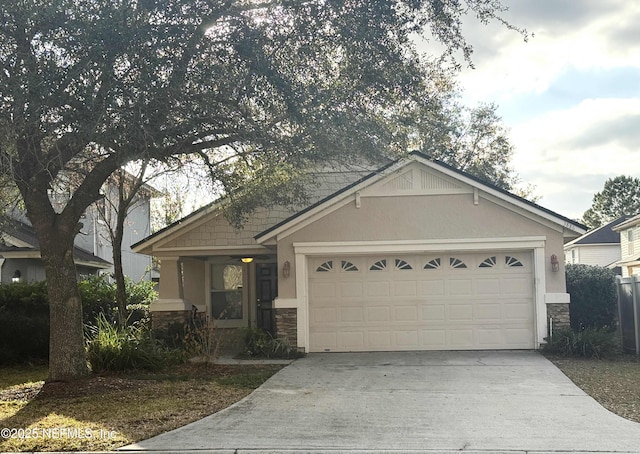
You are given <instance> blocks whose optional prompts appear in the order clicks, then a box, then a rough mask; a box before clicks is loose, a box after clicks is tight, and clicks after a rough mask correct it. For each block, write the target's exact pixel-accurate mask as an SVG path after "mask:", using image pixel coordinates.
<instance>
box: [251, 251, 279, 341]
mask: <svg viewBox="0 0 640 454" xmlns="http://www.w3.org/2000/svg"><path fill="white" fill-rule="evenodd" d="M256 279H257V283H256V284H257V285H256V288H257V289H258V291H257V308H258V316H257V324H258V328H262V329H263V330H265V331H266V332H268V333H269V334H271V335H272V336H274V337H275V335H276V323H275V312H274V310H273V300H274V299H275V298H276V296H278V264H277V263H258V264H257V265H256Z"/></svg>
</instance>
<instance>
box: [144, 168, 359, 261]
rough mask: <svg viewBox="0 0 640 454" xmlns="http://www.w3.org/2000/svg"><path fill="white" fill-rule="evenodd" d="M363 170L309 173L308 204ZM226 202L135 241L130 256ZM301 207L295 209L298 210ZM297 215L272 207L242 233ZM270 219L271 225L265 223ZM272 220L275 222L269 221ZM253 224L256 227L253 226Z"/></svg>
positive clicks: (217, 202) (216, 210) (356, 177)
mask: <svg viewBox="0 0 640 454" xmlns="http://www.w3.org/2000/svg"><path fill="white" fill-rule="evenodd" d="M365 169H366V167H357V168H351V169H348V170H347V171H337V170H336V169H333V168H326V169H322V170H318V171H316V172H312V173H311V174H310V176H311V182H312V183H316V185H315V186H314V187H312V188H311V189H310V190H309V192H310V194H308V196H309V200H310V203H311V204H315V202H316V201H317V200H323V199H325V198H326V197H328V196H330V195H331V194H334V193H335V191H336V190H340V189H341V188H343V187H345V185H346V186H349V185H350V184H351V183H352V182H353V181H359V180H360V179H361V177H362V175H363V174H369V173H370V172H371V170H370V169H369V170H365ZM226 201H227V199H226V198H222V199H218V200H214V201H213V202H211V203H209V204H207V205H205V206H203V207H201V208H199V209H197V210H195V211H193V212H192V213H190V214H188V215H186V216H185V217H183V218H181V219H178V220H177V221H175V222H173V223H172V224H169V225H168V226H166V227H164V228H162V229H160V230H158V231H157V232H154V233H153V234H151V235H149V236H148V237H146V238H144V239H142V240H140V241H138V242H137V243H135V244H133V245H131V249H132V250H133V251H134V252H142V251H143V249H145V248H147V247H149V246H151V245H153V244H156V243H159V242H161V241H162V240H163V239H165V238H169V237H171V236H172V235H173V234H174V233H175V232H176V231H178V230H181V229H184V228H187V227H188V226H191V225H195V224H196V223H197V222H198V221H200V220H203V218H206V217H207V216H210V215H213V214H215V215H218V214H222V208H223V207H224V204H225V203H226ZM301 208H302V207H298V209H301ZM295 212H297V210H296V209H292V208H287V207H282V206H275V207H271V208H269V216H265V217H263V218H261V217H259V216H252V217H251V220H250V222H251V225H247V226H245V229H252V234H259V233H260V232H262V231H263V230H265V229H268V228H271V227H272V226H273V225H274V224H276V223H279V222H280V221H282V220H283V219H287V218H288V217H290V216H291V214H292V213H295ZM269 219H271V221H269ZM273 219H275V221H274V220H273ZM256 223H257V224H256Z"/></svg>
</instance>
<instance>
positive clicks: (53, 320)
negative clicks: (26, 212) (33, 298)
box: [40, 233, 89, 381]
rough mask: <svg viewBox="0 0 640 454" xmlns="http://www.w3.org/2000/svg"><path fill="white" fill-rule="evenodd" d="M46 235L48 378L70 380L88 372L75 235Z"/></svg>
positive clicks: (43, 251) (44, 248) (51, 379)
mask: <svg viewBox="0 0 640 454" xmlns="http://www.w3.org/2000/svg"><path fill="white" fill-rule="evenodd" d="M47 236H48V240H49V241H45V242H44V244H43V243H41V245H40V248H41V253H42V259H43V261H44V264H45V272H46V276H47V293H48V295H49V314H50V325H49V331H50V338H49V379H48V381H67V380H72V379H76V378H80V377H83V376H86V375H88V373H89V369H88V367H87V359H86V352H85V343H84V330H83V326H82V300H81V299H80V293H79V291H78V279H77V276H76V266H75V263H74V261H73V237H72V238H71V241H68V240H67V241H64V240H63V239H62V238H60V236H61V234H57V235H56V234H51V233H50V234H49V235H47ZM40 238H42V236H40ZM56 240H59V241H56ZM41 241H42V240H41Z"/></svg>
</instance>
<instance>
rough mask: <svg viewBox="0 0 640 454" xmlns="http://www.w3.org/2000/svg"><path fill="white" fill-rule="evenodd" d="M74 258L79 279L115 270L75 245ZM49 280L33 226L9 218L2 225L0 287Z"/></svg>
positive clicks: (0, 232) (0, 229) (0, 227)
mask: <svg viewBox="0 0 640 454" xmlns="http://www.w3.org/2000/svg"><path fill="white" fill-rule="evenodd" d="M73 258H74V261H75V263H76V271H77V273H78V277H82V276H92V275H96V274H98V273H99V272H100V271H103V270H106V269H109V268H111V262H108V261H106V260H104V259H102V258H100V257H98V256H96V255H93V254H92V253H91V252H89V251H87V250H85V249H83V248H81V247H78V246H75V247H74V248H73ZM44 280H45V272H44V264H43V263H42V257H41V255H40V243H39V242H38V238H37V236H36V233H35V231H34V230H33V227H31V226H30V225H29V224H27V223H26V222H22V221H20V220H18V219H9V220H7V221H5V222H3V224H2V226H0V284H9V283H12V282H37V281H44Z"/></svg>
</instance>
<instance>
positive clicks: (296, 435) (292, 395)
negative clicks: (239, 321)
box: [124, 351, 640, 453]
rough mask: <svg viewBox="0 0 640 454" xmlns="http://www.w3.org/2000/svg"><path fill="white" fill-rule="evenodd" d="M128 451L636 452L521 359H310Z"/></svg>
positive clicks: (619, 424)
mask: <svg viewBox="0 0 640 454" xmlns="http://www.w3.org/2000/svg"><path fill="white" fill-rule="evenodd" d="M124 449H128V450H158V451H166V450H171V451H176V450H221V451H224V450H229V452H242V451H243V450H248V451H251V452H254V453H255V452H257V451H263V452H264V451H277V452H283V451H304V452H313V451H347V450H356V451H367V452H371V451H376V450H377V451H387V452H388V451H404V452H406V451H427V452H428V451H436V452H443V451H444V452H446V451H461V450H462V451H482V452H487V451H494V452H495V451H499V452H514V451H515V452H551V451H552V452H640V424H637V423H633V422H630V421H627V420H625V419H623V418H620V417H618V416H616V415H614V414H613V413H610V412H609V411H607V410H605V409H604V408H603V407H601V406H600V405H599V404H598V403H597V402H596V401H594V400H593V399H591V398H590V397H588V396H587V395H586V394H585V393H584V392H582V391H581V390H580V389H579V388H578V387H576V386H575V385H574V384H573V383H572V382H571V381H570V380H569V379H568V378H567V377H565V376H564V375H563V374H562V372H560V370H558V369H557V368H556V367H555V366H554V365H553V364H551V363H550V362H549V361H547V360H546V359H545V358H544V357H542V356H541V355H540V354H538V353H535V352H530V351H501V352H498V351H491V352H394V353H329V354H311V355H309V356H308V357H306V358H303V359H300V360H298V361H296V362H295V363H293V364H292V365H290V366H288V367H286V368H285V369H283V370H282V371H280V372H279V373H278V374H276V375H275V376H273V377H272V378H271V379H269V380H268V381H267V382H266V383H265V384H264V385H263V386H261V387H260V388H259V389H257V390H256V391H255V392H254V393H252V394H251V395H250V396H248V397H247V398H245V399H244V400H242V401H241V402H238V403H237V404H235V405H234V406H232V407H230V408H228V409H226V410H223V411H221V412H219V413H217V414H214V415H212V416H209V417H207V418H204V419H202V420H200V421H197V422H195V423H192V424H190V425H188V426H185V427H183V428H180V429H177V430H174V431H172V432H168V433H166V434H162V435H159V436H157V437H154V438H151V439H149V440H145V441H142V442H139V443H137V444H135V445H131V446H128V447H126V448H124Z"/></svg>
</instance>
